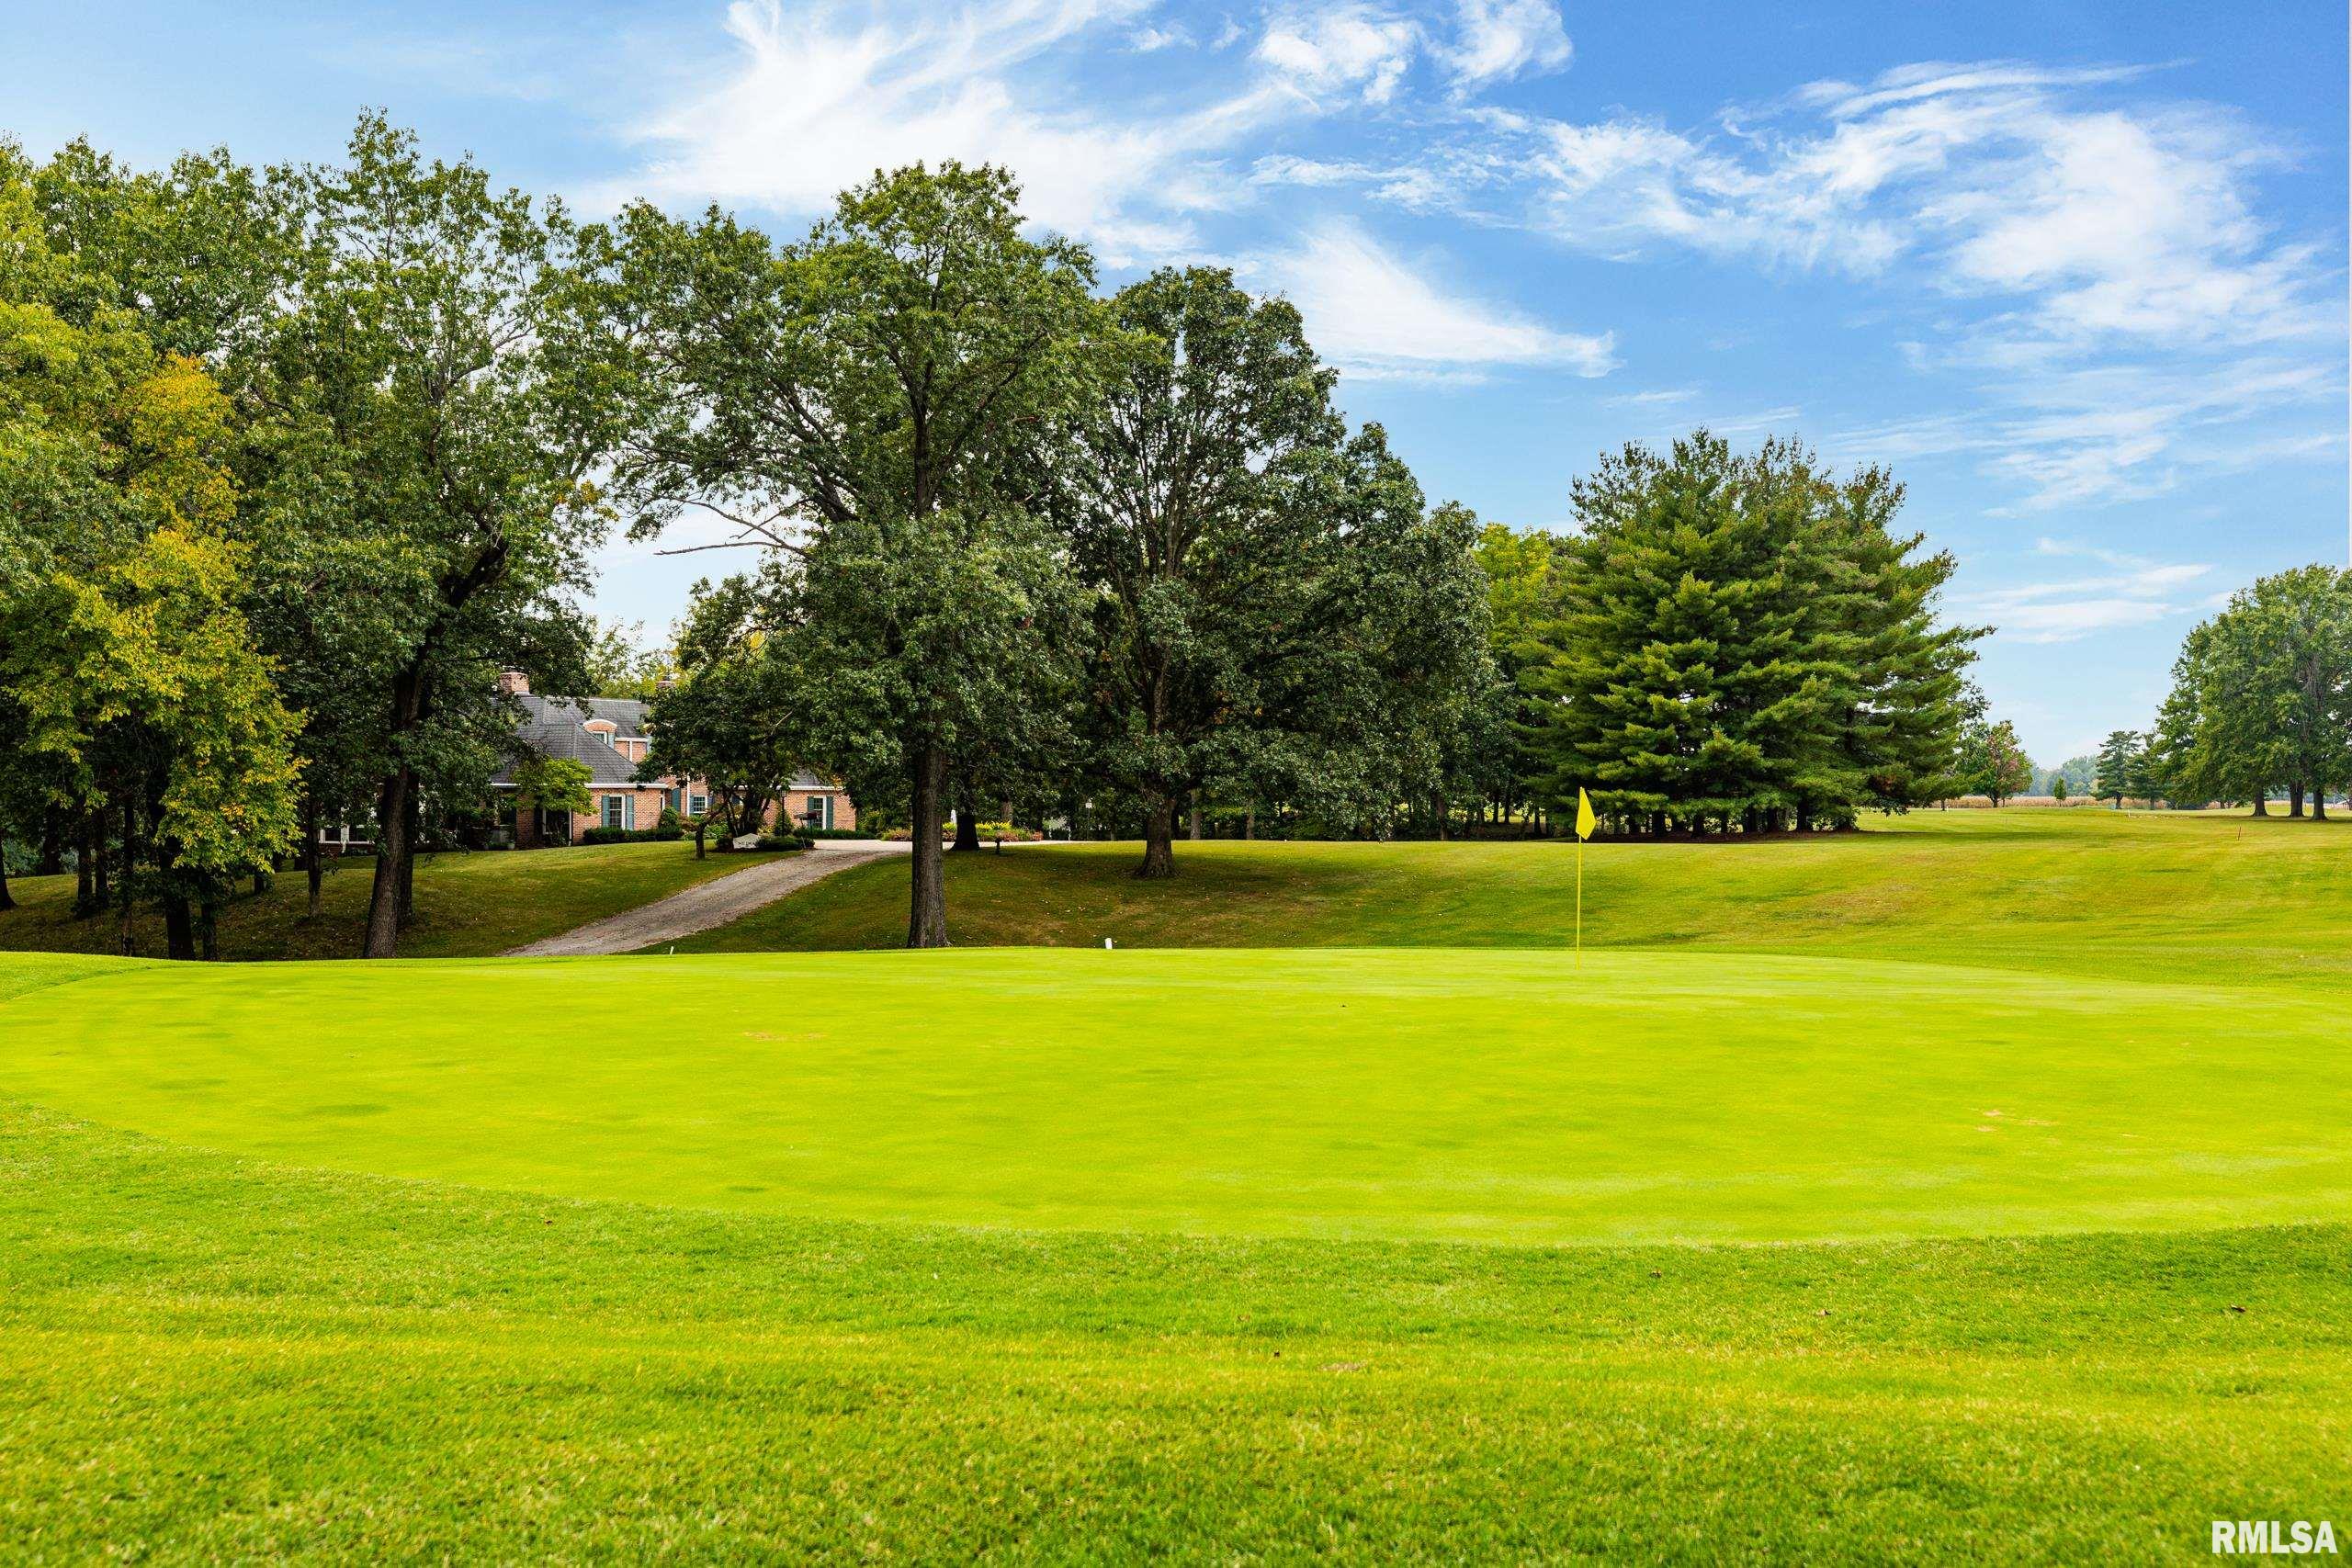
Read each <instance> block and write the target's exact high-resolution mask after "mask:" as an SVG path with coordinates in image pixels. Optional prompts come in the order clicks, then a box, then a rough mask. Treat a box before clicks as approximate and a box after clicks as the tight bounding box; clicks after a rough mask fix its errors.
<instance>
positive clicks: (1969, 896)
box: [678, 809, 2352, 984]
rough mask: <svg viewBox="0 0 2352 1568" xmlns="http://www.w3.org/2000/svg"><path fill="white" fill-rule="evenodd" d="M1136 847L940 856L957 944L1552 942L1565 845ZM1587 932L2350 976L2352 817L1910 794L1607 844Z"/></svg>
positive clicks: (1591, 892) (800, 929)
mask: <svg viewBox="0 0 2352 1568" xmlns="http://www.w3.org/2000/svg"><path fill="white" fill-rule="evenodd" d="M1585 854H1586V860H1585V941H1586V942H1587V943H1588V944H1589V945H1593V946H1601V947H1692V946H1696V947H1730V948H1741V949H1752V950H1758V951H1762V952H1771V953H1837V954H1843V955H1851V956H1856V957H1873V958H1895V959H1917V960H1920V961H1922V962H1927V963H1969V964H1992V965H1995V966H1998V967H2003V968H2021V969H2036V970H2047V971H2052V972H2057V973H2064V974H2077V975H2100V976H2119V975H2120V976H2144V977H2148V978H2190V977H2196V978H2210V979H2216V980H2224V981H2227V980H2238V979H2245V978H2249V977H2254V976H2262V977H2273V978H2279V979H2307V980H2313V981H2320V982H2324V983H2329V984H2352V937H2347V935H2346V932H2347V931H2352V823H2340V822H2335V821H2330V822H2324V823H2314V822H2308V821H2304V822H2293V821H2287V820H2283V819H2280V818H2269V819H2267V820H2249V819H2248V818H2245V816H2243V815H2242V814H2240V815H2226V816H2225V815H2222V814H2218V813H2215V814H2186V813H2171V812H2157V813H2146V812H2114V811H2107V810H2099V809H2079V810H2067V811H2054V810H2048V809H2042V810H2007V811H1949V812H1946V811H1922V812H1915V813H1913V814H1912V815H1910V816H1908V817H1895V818H1867V819H1866V828H1865V830H1864V831H1862V832H1860V833H1848V834H1838V835H1824V836H1820V837H1817V838H1813V839H1807V840H1763V841H1758V842H1753V843H1743V842H1738V841H1731V842H1722V843H1662V844H1660V843H1628V844H1595V845H1593V846H1591V847H1590V848H1589V849H1588V850H1587V851H1586V852H1585ZM1139 856H1140V850H1139V848H1138V847H1137V846H1135V845H1131V844H1083V845H1054V846H1049V847H1035V848H1026V849H1012V850H1008V851H1006V852H1004V853H1003V854H1001V855H1000V854H997V853H995V852H991V851H986V850H984V851H982V852H979V853H978V854H959V855H950V856H948V857H947V863H948V921H949V934H950V935H951V936H952V937H953V938H954V940H955V941H956V942H959V943H968V944H973V945H1018V946H1050V947H1100V946H1102V944H1103V938H1104V937H1106V936H1107V937H1111V938H1113V939H1114V941H1116V942H1118V943H1119V944H1120V945H1121V946H1123V947H1292V946H1309V947H1321V946H1380V947H1556V946H1560V945H1563V944H1565V943H1566V942H1568V941H1570V939H1571V936H1572V933H1573V929H1574V917H1575V874H1576V858H1575V851H1574V849H1573V848H1572V847H1571V846H1569V845H1568V844H1566V843H1562V842H1556V841H1555V842H1548V843H1528V842H1491V841H1488V842H1472V843H1443V844H1441V843H1428V842H1410V843H1389V844H1372V843H1363V844H1317V843H1302V844H1283V843H1242V842H1238V841H1235V840H1209V841H1206V842H1203V843H1197V844H1194V843H1179V844H1178V845H1177V846H1176V863H1177V872H1178V874H1177V876H1176V877H1175V878H1174V879H1173V880H1172V881H1168V882H1150V883H1142V882H1137V881H1136V879H1135V878H1133V877H1132V876H1130V875H1128V873H1129V872H1130V871H1131V870H1133V868H1134V865H1135V863H1136V860H1137V859H1138V858H1139ZM907 874H908V871H907V867H906V866H905V865H903V864H899V863H890V862H883V863H876V864H873V865H868V866H863V867H860V868H858V869H856V870H854V871H850V872H846V873H843V874H841V875H839V876H836V877H833V878H832V879H831V880H830V881H827V882H824V883H821V884H820V885H819V886H816V887H813V888H811V889H809V891H808V892H807V893H805V894H802V895H800V896H798V897H795V898H792V899H790V900H788V901H786V902H785V903H782V904H776V905H772V906H770V907H769V908H766V909H763V910H762V911H760V912H759V913H757V914H754V915H752V916H750V917H748V918H746V919H742V920H740V921H738V922H736V923H735V924H733V925H731V926H728V927H725V928H722V929H721V930H718V931H707V932H705V933H704V934H703V935H701V936H698V937H694V938H690V939H688V940H687V941H685V942H680V943H679V944H678V946H679V951H681V952H706V953H718V952H766V951H778V950H787V949H796V948H808V949H827V948H860V947H888V946H891V945H893V944H895V943H896V942H899V941H901V940H903V937H904V933H905V928H906V907H905V906H906V881H907Z"/></svg>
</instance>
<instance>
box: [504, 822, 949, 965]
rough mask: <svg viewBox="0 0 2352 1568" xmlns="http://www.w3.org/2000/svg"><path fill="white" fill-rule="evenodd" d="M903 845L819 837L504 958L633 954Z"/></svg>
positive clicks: (898, 851)
mask: <svg viewBox="0 0 2352 1568" xmlns="http://www.w3.org/2000/svg"><path fill="white" fill-rule="evenodd" d="M908 849H909V846H908V845H906V844H892V843H882V842H878V841H875V840H842V839H820V840H818V843H817V847H816V848H815V849H813V850H809V851H806V852H803V853H800V854H797V855H782V856H778V857H777V858H776V859H775V860H772V861H769V862H768V863H766V864H764V865H755V866H752V867H751V868H750V869H749V870H746V871H736V872H729V874H726V875H725V876H715V877H713V878H711V879H710V880H709V881H708V882H705V883H700V884H697V885H696V886H693V887H689V888H687V889H686V890H685V891H684V892H683V893H673V894H671V895H670V896H669V897H667V898H656V899H655V900H654V901H653V902H652V903H650V904H640V905H639V906H638V907H637V908H634V909H624V910H622V911H621V912H620V913H619V914H617V915H608V916H606V917H605V919H601V920H593V921H591V922H589V923H588V924H587V925H584V926H580V927H577V928H575V929H573V930H571V931H565V932H564V933H563V934H562V935H561V936H551V937H548V938H547V939H546V940H544V941H541V942H532V943H531V944H530V945H528V946H527V947H518V948H515V949H513V950H512V951H510V952H509V953H507V954H506V956H507V957H509V958H546V957H554V956H558V955H578V954H583V953H634V952H636V951H637V950H638V949H639V948H640V947H650V946H652V945H653V944H654V943H655V942H675V941H676V940H677V939H678V938H680V937H682V936H692V935H693V934H694V933H695V932H696V931H708V930H709V929H710V928H711V927H713V926H723V925H725V924H726V923H727V922H728V921H729V920H732V919H741V917H742V916H745V915H748V914H750V913H751V912H752V910H754V909H757V908H763V907H765V906H767V905H769V904H773V903H775V901H776V900H777V899H779V898H781V897H784V896H785V895H786V894H787V893H791V892H794V891H796V890H797V889H799V888H803V887H806V886H809V884H810V883H812V882H816V881H820V880H821V879H822V878H824V877H828V876H831V874H833V873H835V872H837V871H842V870H845V869H846V868H848V867H850V866H853V865H864V864H865V863H866V862H868V861H874V860H881V859H883V858H885V857H886V856H888V855H894V854H905V853H906V852H908Z"/></svg>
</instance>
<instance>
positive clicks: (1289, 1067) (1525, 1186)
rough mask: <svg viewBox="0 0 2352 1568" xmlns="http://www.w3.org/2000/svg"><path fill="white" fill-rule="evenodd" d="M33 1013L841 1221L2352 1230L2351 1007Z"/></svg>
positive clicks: (91, 1064) (415, 999) (744, 1007)
mask: <svg viewBox="0 0 2352 1568" xmlns="http://www.w3.org/2000/svg"><path fill="white" fill-rule="evenodd" d="M19 962H22V963H27V964H37V963H38V962H39V961H37V960H21V961H19ZM53 962H72V961H53ZM9 1021H10V1025H11V1027H10V1028H9V1029H8V1031H7V1035H6V1044H5V1045H0V1082H5V1083H6V1087H7V1089H9V1090H11V1091H13V1092H16V1093H19V1094H22V1095H24V1096H26V1097H28V1098H29V1099H31V1100H36V1101H37V1102H39V1103H40V1104H42V1105H45V1106H48V1107H51V1108H52V1109H54V1110H58V1111H64V1112H67V1113H69V1114H74V1115H81V1116H86V1117H89V1118H91V1119H93V1120H96V1121H102V1122H107V1123H108V1124H110V1125H114V1126H118V1127H122V1128H126V1129H130V1130H133V1131H137V1132H141V1133H145V1134H152V1135H154V1136H156V1137H160V1138H164V1139H167V1140H170V1141H172V1142H175V1143H178V1144H184V1145H195V1146H199V1147H205V1148H212V1149H220V1150H226V1151H232V1152H235V1153H239V1154H246V1155H253V1156H261V1157H264V1158H266V1159H268V1160H270V1161H273V1162H276V1163H280V1164H285V1165H293V1166H307V1167H320V1168H335V1169H343V1170H352V1171H365V1172H373V1173H378V1174H382V1175H390V1176H400V1177H409V1178H420V1179H436V1180H449V1181H458V1182H464V1183H468V1184H471V1185H476V1186H481V1187H495V1188H515V1189H522V1190H530V1191H535V1192H542V1193H549V1194H559V1195H562V1196H567V1197H578V1198H593V1199H621V1200H627V1201H634V1202H645V1203H658V1204H670V1205H684V1206H692V1207H701V1208H726V1209H738V1210H744V1211H748V1212H753V1213H782V1214H790V1215H795V1216H799V1217H805V1218H821V1219H833V1220H861V1221H875V1220H880V1221H902V1220H912V1221H921V1222H926V1223H936V1224H987V1225H1002V1226H1015V1227H1023V1228H1036V1227H1047V1228H1057V1229H1069V1228H1083V1229H1096V1230H1113V1231H1131V1232H1157V1233H1169V1232H1178V1233H1189V1234H1197V1235H1311V1236H1346V1237H1385V1238H1392V1239H1433V1238H1434V1239H1457V1240H1475V1241H1487V1242H1511V1243H1540V1244H1558V1243H1574V1242H1598V1241H1661V1240H1677V1241H1789V1240H1819V1239H1849V1238H1859V1237H1871V1236H1917V1235H2007V1234H2021V1233H2030V1232H2046V1231H2061V1230H2086V1229H2119V1228H2139V1227H2160V1228H2177V1227H2183V1226H2194V1225H2221V1224H2267V1223H2278V1222H2288V1221H2297V1220H2310V1219H2323V1218H2333V1217H2335V1216H2338V1215H2340V1214H2341V1213H2344V1212H2345V1211H2346V1207H2347V1204H2352V1055H2347V1053H2346V1052H2345V1050H2344V1049H2343V1044H2342V1032H2343V1013H2342V1010H2341V1009H2340V1008H2339V1007H2337V1006H2335V1004H2334V1003H2333V1002H2332V1001H2323V1000H2320V999H2315V998H2302V997H2298V996H2295V995H2290V994H2279V993H2274V992H2265V991H2255V990H2242V989H2231V988H2226V987H2187V986H2177V987H2163V986H2152V985H2143V984H2134V983H2129V982H2106V983H2099V982H2090V981H2082V980H2073V979H2060V978H2053V977H2047V976H2016V975H2002V974H1996V973H1992V972H1988V971H1983V970H1973V969H1966V968H1954V967H1937V966H1928V965H1921V964H1873V963H1862V962H1855V961H1850V960H1835V959H1813V958H1788V957H1768V956H1756V955H1746V956H1740V957H1736V958H1735V957H1725V956H1720V955H1712V954H1696V953H1592V954H1589V956H1588V957H1587V958H1586V960H1585V962H1584V963H1583V964H1582V965H1581V966H1579V965H1577V964H1576V962H1575V961H1574V960H1573V958H1572V957H1570V956H1569V955H1566V954H1562V953H1507V952H1492V951H1485V952H1444V951H1430V950H1422V951H1415V952H1410V953H1398V952H1377V951H1352V952H1351V951H1334V952H1319V953H1309V952H1275V953H1263V952H1195V953H1175V952H1159V953H1128V952H1116V953H1104V952H1100V951H1093V952H1087V951H1079V952H1059V953H1054V952H1039V951H1006V952H995V953H978V952H948V953H870V954H832V955H824V956H818V957H808V958H786V957H766V958H740V959H726V958H719V959H685V958H680V959H666V960H665V959H636V960H631V959H613V960H574V961H564V962H556V963H547V962H537V963H530V962H520V961H505V962H481V963H471V964H402V965H398V966H390V967H387V966H373V965H370V966H359V965H328V964H279V965H269V966H250V965H248V966H236V967H191V966H179V967H162V966H142V967H137V968H119V969H114V970H108V971H101V972H98V973H96V974H94V975H92V976H90V977H87V978H83V979H80V980H78V981H76V982H73V983H69V984H65V985H61V986H55V987H49V988H46V989H43V990H40V991H37V992H35V993H33V994H31V995H29V996H27V997H25V998H22V999H21V1000H20V1001H18V1002H17V1003H16V1004H14V1005H13V1006H12V1007H11V1008H10V1010H9Z"/></svg>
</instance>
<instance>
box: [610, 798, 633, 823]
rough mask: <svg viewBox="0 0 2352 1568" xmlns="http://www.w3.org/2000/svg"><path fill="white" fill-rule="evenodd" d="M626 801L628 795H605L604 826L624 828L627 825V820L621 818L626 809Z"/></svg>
mask: <svg viewBox="0 0 2352 1568" xmlns="http://www.w3.org/2000/svg"><path fill="white" fill-rule="evenodd" d="M628 801H629V797H628V796H627V795H606V796H605V827H607V828H626V827H628V823H627V822H625V821H623V820H622V819H621V818H622V817H623V815H624V814H625V813H626V812H627V811H628Z"/></svg>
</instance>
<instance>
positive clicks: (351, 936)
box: [0, 842, 762, 959]
mask: <svg viewBox="0 0 2352 1568" xmlns="http://www.w3.org/2000/svg"><path fill="white" fill-rule="evenodd" d="M758 858H762V857H754V856H751V855H712V856H711V857H709V858H708V859H706V860H701V861H697V860H695V847H694V845H693V844H692V843H691V842H681V843H667V844H662V843H650V842H642V843H634V844H588V845H580V846H576V847H573V848H570V849H560V850H531V851H526V852H513V851H507V852H484V853H478V854H467V853H462V852H452V853H444V854H434V855H424V856H421V857H419V859H418V860H417V863H416V917H415V922H414V924H413V926H412V927H411V928H410V929H409V930H408V931H405V932H403V933H402V934H401V954H402V955H403V956H407V957H416V958H465V957H473V956H478V955H482V954H488V953H503V952H505V951H506V950H507V949H508V948H510V947H520V946H522V945H523V944H524V943H526V942H537V941H538V940H539V939H540V938H542V937H549V936H554V935H556V934H558V933H559V932H561V931H570V930H571V928H572V927H574V926H581V925H585V924H587V923H588V922H589V921H591V920H600V919H604V918H605V916H607V915H616V914H618V913H619V912H620V911H622V910H623V909H633V908H636V907H637V906H639V904H648V903H650V902H652V901H653V900H654V899H656V898H660V897H666V896H667V895H669V894H672V893H675V892H677V891H679V890H680V889H681V888H685V887H691V886H694V885H695V883H697V882H702V881H705V880H707V879H708V878H710V877H713V876H720V875H724V874H726V873H728V872H730V871H740V870H741V869H743V868H744V867H745V866H747V865H750V864H752V863H753V862H754V860H755V859H758ZM329 865H330V867H331V869H330V870H329V871H328V873H327V878H326V886H325V888H324V897H323V898H322V901H321V902H322V908H321V909H320V911H319V914H318V917H317V918H316V919H312V918H311V916H310V914H309V913H308V908H309V902H310V897H309V893H310V890H309V884H308V883H307V882H306V881H305V880H304V878H303V875H302V874H301V872H300V870H299V869H298V870H295V871H292V872H289V873H288V874H285V875H283V876H279V877H277V878H275V879H274V880H273V882H272V884H271V886H270V889H269V891H268V892H266V893H265V894H262V895H260V896H259V897H255V896H254V893H253V891H252V885H251V884H250V883H248V884H246V885H245V886H244V888H243V891H242V892H241V893H240V894H239V895H238V897H236V899H235V900H234V901H233V902H232V903H230V904H229V905H228V906H227V907H226V908H223V909H222V910H221V912H220V955H221V956H222V957H223V958H228V959H258V958H353V957H356V956H357V955H358V953H359V944H360V939H361V937H362V936H363V935H364V934H365V933H366V931H367V927H368V886H369V884H370V881H371V880H372V878H373V877H374V875H375V870H376V863H375V862H374V861H373V860H372V859H367V858H358V859H353V860H350V861H345V862H343V863H339V864H338V863H334V862H330V863H329ZM8 888H9V891H10V892H12V893H14V894H15V895H16V897H17V905H18V908H15V909H11V910H9V911H7V912H6V913H5V914H0V952H11V951H14V952H44V953H116V952H118V951H119V942H120V935H121V928H120V926H119V923H118V921H117V918H116V916H115V915H114V914H113V913H112V912H111V911H109V912H108V913H107V914H104V915H101V916H98V917H96V918H95V919H74V908H73V906H74V879H73V878H72V877H71V876H12V877H10V878H9V879H8ZM136 931H137V938H138V944H139V951H140V952H141V953H146V954H151V955H153V956H157V957H160V956H162V954H163V951H164V923H163V918H162V916H161V915H160V914H158V913H157V912H156V911H155V910H154V909H153V908H152V907H142V908H141V911H140V915H139V919H138V921H137V924H136Z"/></svg>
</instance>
